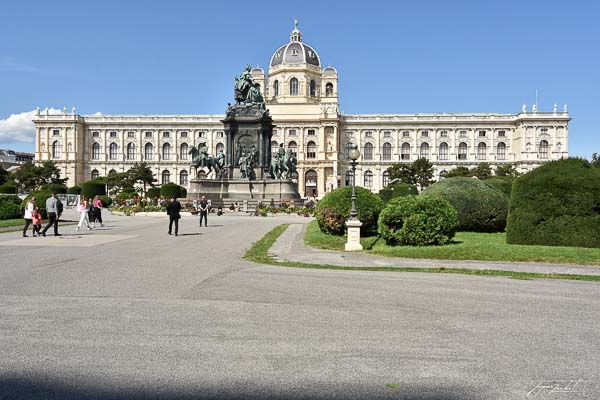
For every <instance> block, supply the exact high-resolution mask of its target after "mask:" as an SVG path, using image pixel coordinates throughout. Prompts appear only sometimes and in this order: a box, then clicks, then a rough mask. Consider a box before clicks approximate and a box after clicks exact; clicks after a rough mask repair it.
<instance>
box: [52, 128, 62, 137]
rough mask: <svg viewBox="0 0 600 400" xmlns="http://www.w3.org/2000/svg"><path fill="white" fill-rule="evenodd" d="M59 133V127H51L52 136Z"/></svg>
mask: <svg viewBox="0 0 600 400" xmlns="http://www.w3.org/2000/svg"><path fill="white" fill-rule="evenodd" d="M58 135H60V129H52V136H58Z"/></svg>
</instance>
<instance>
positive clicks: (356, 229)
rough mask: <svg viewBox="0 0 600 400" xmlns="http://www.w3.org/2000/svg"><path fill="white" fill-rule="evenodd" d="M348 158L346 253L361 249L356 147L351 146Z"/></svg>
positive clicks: (357, 154) (357, 155)
mask: <svg viewBox="0 0 600 400" xmlns="http://www.w3.org/2000/svg"><path fill="white" fill-rule="evenodd" d="M348 157H349V158H350V166H351V167H352V209H351V210H350V219H349V220H348V221H346V227H348V241H347V242H346V246H345V249H346V251H360V250H362V249H363V247H362V245H361V244H360V227H361V226H362V222H360V220H359V219H358V213H357V211H356V189H355V187H356V164H357V162H356V160H358V158H359V157H360V151H358V146H357V145H356V144H352V145H351V146H350V151H349V154H348Z"/></svg>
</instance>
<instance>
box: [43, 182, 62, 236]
mask: <svg viewBox="0 0 600 400" xmlns="http://www.w3.org/2000/svg"><path fill="white" fill-rule="evenodd" d="M59 207H60V206H59V203H58V199H57V198H56V192H52V196H51V197H48V200H46V211H47V212H48V224H47V225H46V226H45V227H44V230H43V231H42V236H44V237H46V232H47V231H48V229H50V227H51V226H54V236H62V235H61V234H60V233H58V219H59V218H60V213H59Z"/></svg>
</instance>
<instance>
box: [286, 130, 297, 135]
mask: <svg viewBox="0 0 600 400" xmlns="http://www.w3.org/2000/svg"><path fill="white" fill-rule="evenodd" d="M288 136H296V130H295V129H290V130H288Z"/></svg>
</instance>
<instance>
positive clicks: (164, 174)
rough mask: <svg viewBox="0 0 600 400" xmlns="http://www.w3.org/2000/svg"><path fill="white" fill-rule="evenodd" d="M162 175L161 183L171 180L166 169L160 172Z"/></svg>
mask: <svg viewBox="0 0 600 400" xmlns="http://www.w3.org/2000/svg"><path fill="white" fill-rule="evenodd" d="M161 177H162V182H161V184H163V185H165V184H167V183H169V182H171V173H170V172H169V171H168V170H166V169H165V170H164V171H163V172H162V174H161Z"/></svg>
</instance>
